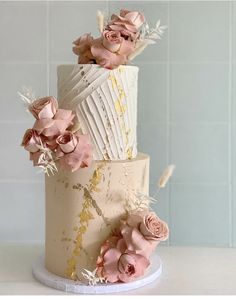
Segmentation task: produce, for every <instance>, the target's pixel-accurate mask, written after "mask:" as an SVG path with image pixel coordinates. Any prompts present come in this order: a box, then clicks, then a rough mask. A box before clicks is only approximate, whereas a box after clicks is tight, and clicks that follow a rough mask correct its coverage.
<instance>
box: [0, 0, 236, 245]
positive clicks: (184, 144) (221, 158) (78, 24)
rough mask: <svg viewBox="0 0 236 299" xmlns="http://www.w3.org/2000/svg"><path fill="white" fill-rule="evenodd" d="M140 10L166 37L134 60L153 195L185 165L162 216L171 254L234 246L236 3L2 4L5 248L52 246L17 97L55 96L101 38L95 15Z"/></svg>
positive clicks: (163, 202)
mask: <svg viewBox="0 0 236 299" xmlns="http://www.w3.org/2000/svg"><path fill="white" fill-rule="evenodd" d="M121 6H122V7H126V8H128V9H139V10H141V11H143V13H144V14H145V16H146V18H147V20H149V22H150V23H152V24H155V21H156V20H157V19H159V18H160V19H161V20H162V22H163V23H164V24H167V25H168V30H167V32H166V34H165V36H164V37H163V39H162V41H161V42H159V44H158V45H157V46H152V47H150V48H148V49H147V50H146V51H145V52H144V53H143V54H142V55H140V56H139V57H138V58H137V59H136V60H135V64H137V65H138V66H139V67H140V77H139V101H138V102H139V106H138V110H139V114H138V117H139V126H138V140H139V149H140V150H141V151H144V152H146V153H148V154H150V156H151V161H152V163H151V194H154V193H155V185H156V181H157V178H158V177H159V175H160V173H161V171H162V169H163V168H165V166H166V165H167V164H169V163H175V164H176V165H177V168H176V172H175V174H174V176H173V178H172V181H171V184H170V185H169V186H168V188H167V189H166V190H163V191H162V192H161V194H160V197H159V201H158V203H157V205H156V210H157V211H158V213H159V214H160V216H161V217H162V218H164V219H166V221H167V222H168V223H169V225H170V228H171V237H170V240H169V243H170V244H171V245H199V246H202V245H205V246H236V188H235V187H236V155H235V153H236V104H235V101H236V99H235V96H236V54H235V53H236V2H233V1H232V2H230V1H209V2H208V1H173V2H168V1H162V2H161V1H138V2H137V1H131V2H126V1H122V4H121V2H116V1H99V2H98V1H96V2H91V1H77V2H70V1H64V2H63V1H60V2H47V1H37V2H20V1H17V2H6V1H1V2H0V45H1V46H0V126H1V138H0V157H1V158H0V169H1V171H0V192H1V195H0V241H1V242H4V241H19V242H32V241H35V242H38V241H42V240H43V238H44V188H43V176H42V175H40V174H37V170H36V169H34V168H32V166H31V163H30V162H29V161H28V157H27V154H26V153H25V152H24V151H23V150H22V149H21V148H20V147H19V144H20V142H21V137H22V134H23V133H24V131H25V129H26V128H28V127H30V126H31V125H32V119H31V117H30V116H29V115H27V114H26V113H25V111H24V109H23V106H22V103H21V102H20V100H19V99H18V97H17V95H16V93H17V91H18V90H19V89H21V87H22V86H23V85H26V86H32V87H33V88H34V90H35V92H36V94H37V96H44V95H47V94H51V95H52V94H53V95H56V66H57V65H58V64H62V63H75V62H76V57H75V56H73V54H72V51H71V42H72V41H73V40H74V39H75V38H76V37H77V36H79V35H81V34H82V33H84V32H88V31H91V32H92V33H93V34H96V33H97V30H96V17H95V14H96V11H97V10H98V9H100V10H109V11H110V12H113V11H118V10H119V9H120V8H121Z"/></svg>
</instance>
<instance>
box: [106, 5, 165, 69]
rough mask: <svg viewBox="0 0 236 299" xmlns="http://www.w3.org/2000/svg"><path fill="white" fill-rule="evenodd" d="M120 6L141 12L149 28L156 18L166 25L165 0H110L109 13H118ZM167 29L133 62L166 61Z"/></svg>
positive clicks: (153, 25)
mask: <svg viewBox="0 0 236 299" xmlns="http://www.w3.org/2000/svg"><path fill="white" fill-rule="evenodd" d="M121 8H125V9H128V10H138V11H140V12H142V13H143V14H144V16H145V18H146V21H147V22H148V24H149V26H150V27H151V28H153V27H155V25H156V22H157V20H161V24H163V25H167V26H168V2H165V1H124V2H123V4H121V2H120V1H110V2H109V10H110V14H112V13H115V14H118V13H119V11H120V9H121ZM167 47H168V29H166V31H165V33H164V35H163V37H162V39H161V40H160V41H157V44H155V45H151V46H149V47H147V48H146V49H145V50H144V51H143V53H142V54H140V55H139V56H137V57H136V58H135V59H134V61H133V63H134V64H135V63H136V62H137V63H138V62H139V61H143V62H147V61H166V60H167V59H168V49H167Z"/></svg>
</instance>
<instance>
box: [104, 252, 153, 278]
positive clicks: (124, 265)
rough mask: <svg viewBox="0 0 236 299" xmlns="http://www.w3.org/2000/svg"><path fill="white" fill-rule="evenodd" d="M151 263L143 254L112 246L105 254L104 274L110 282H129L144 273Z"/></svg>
mask: <svg viewBox="0 0 236 299" xmlns="http://www.w3.org/2000/svg"><path fill="white" fill-rule="evenodd" d="M149 264H150V262H149V261H148V259H147V258H145V257H144V256H142V255H139V254H136V253H134V252H130V251H129V250H126V251H125V252H123V253H122V252H121V251H120V250H119V249H117V248H111V249H109V250H107V251H106V253H105V254H104V263H103V275H104V277H105V278H106V280H107V281H109V282H113V283H114V282H118V281H122V282H129V281H132V280H134V279H136V278H138V277H140V276H142V275H144V273H145V270H146V269H147V267H148V266H149Z"/></svg>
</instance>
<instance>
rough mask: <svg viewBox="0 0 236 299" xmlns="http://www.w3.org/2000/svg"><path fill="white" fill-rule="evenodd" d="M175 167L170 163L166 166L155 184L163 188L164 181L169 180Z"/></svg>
mask: <svg viewBox="0 0 236 299" xmlns="http://www.w3.org/2000/svg"><path fill="white" fill-rule="evenodd" d="M174 169H175V165H173V164H171V165H169V166H167V168H166V169H165V170H164V172H163V173H162V175H161V177H160V179H159V181H158V183H157V185H158V188H164V187H165V185H166V183H167V182H168V181H169V179H170V177H171V176H172V174H173V172H174Z"/></svg>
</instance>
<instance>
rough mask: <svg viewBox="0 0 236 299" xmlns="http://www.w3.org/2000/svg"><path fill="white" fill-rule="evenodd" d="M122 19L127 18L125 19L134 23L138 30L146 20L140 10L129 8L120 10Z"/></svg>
mask: <svg viewBox="0 0 236 299" xmlns="http://www.w3.org/2000/svg"><path fill="white" fill-rule="evenodd" d="M120 19H121V20H125V21H126V20H127V21H128V22H130V23H131V24H132V25H134V26H135V28H136V29H137V30H138V29H139V28H140V27H141V26H142V25H143V23H144V22H145V17H144V15H143V14H142V13H140V12H138V11H130V10H127V9H121V10H120Z"/></svg>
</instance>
